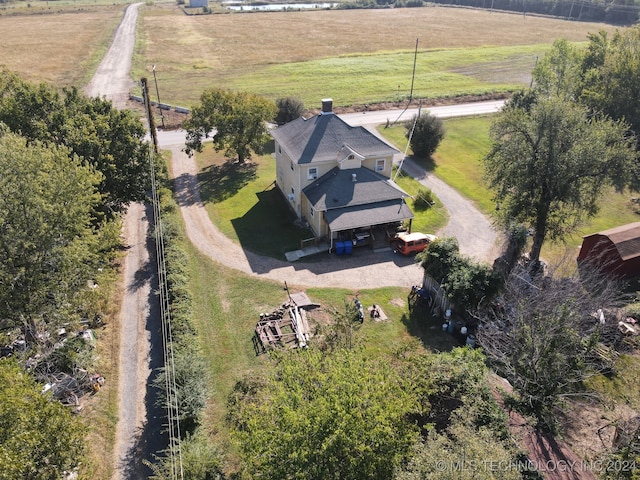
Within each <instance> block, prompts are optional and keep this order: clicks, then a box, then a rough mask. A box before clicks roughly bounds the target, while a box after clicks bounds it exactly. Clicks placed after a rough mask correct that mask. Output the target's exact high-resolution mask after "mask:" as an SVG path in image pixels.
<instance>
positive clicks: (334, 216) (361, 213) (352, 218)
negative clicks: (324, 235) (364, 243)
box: [325, 200, 413, 232]
mask: <svg viewBox="0 0 640 480" xmlns="http://www.w3.org/2000/svg"><path fill="white" fill-rule="evenodd" d="M409 218H413V213H412V212H411V209H410V208H409V207H408V206H407V204H406V203H404V202H403V201H402V200H390V201H386V202H378V203H374V204H369V205H357V206H355V207H347V208H339V209H334V210H329V211H328V212H327V213H326V214H325V220H326V221H327V223H328V224H329V228H330V229H331V231H333V232H339V231H342V230H348V229H351V228H354V229H355V228H362V227H368V226H369V225H381V224H383V223H392V222H401V221H403V220H408V219H409Z"/></svg>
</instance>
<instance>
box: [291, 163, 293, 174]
mask: <svg viewBox="0 0 640 480" xmlns="http://www.w3.org/2000/svg"><path fill="white" fill-rule="evenodd" d="M291 171H293V160H291Z"/></svg>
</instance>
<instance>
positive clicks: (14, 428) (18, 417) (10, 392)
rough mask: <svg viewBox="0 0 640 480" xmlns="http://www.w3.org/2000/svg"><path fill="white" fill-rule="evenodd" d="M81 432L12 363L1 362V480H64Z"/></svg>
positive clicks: (80, 445) (79, 448) (77, 456)
mask: <svg viewBox="0 0 640 480" xmlns="http://www.w3.org/2000/svg"><path fill="white" fill-rule="evenodd" d="M84 433H85V432H84V429H83V427H82V424H81V423H80V421H79V420H78V419H77V418H76V417H73V416H72V415H71V413H70V412H69V411H68V410H66V409H65V407H64V406H62V405H60V404H59V403H58V402H56V401H54V400H52V399H51V398H50V397H49V396H48V395H46V394H43V393H42V386H40V385H37V384H36V383H35V382H34V380H33V379H32V378H31V376H30V375H29V374H28V373H27V372H25V371H24V370H22V369H21V368H20V367H19V366H18V365H17V363H16V362H15V361H12V360H11V359H6V358H1V359H0V479H7V480H9V479H16V478H29V479H33V480H49V479H52V478H62V476H63V473H64V471H71V470H73V469H75V468H76V467H77V466H78V464H79V462H80V460H81V458H82V453H83V449H84Z"/></svg>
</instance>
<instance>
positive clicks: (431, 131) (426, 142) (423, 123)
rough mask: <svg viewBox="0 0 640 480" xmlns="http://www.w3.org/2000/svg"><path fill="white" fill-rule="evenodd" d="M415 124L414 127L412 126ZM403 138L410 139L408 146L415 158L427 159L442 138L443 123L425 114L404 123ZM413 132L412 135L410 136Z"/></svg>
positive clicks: (443, 132) (443, 131)
mask: <svg viewBox="0 0 640 480" xmlns="http://www.w3.org/2000/svg"><path fill="white" fill-rule="evenodd" d="M414 123H415V126H414ZM405 129H406V130H407V131H406V133H405V136H406V137H407V138H409V137H411V138H410V141H409V144H410V145H411V150H413V154H414V155H415V156H416V157H422V158H429V157H431V155H433V153H434V152H435V151H436V149H437V148H438V145H440V142H441V141H442V139H443V138H444V134H445V128H444V123H443V122H442V120H440V119H439V118H438V117H436V116H434V115H432V114H430V113H427V114H426V115H421V116H420V117H418V118H417V119H416V117H413V119H412V120H410V121H409V122H406V123H405ZM412 130H413V135H412V134H411V132H412Z"/></svg>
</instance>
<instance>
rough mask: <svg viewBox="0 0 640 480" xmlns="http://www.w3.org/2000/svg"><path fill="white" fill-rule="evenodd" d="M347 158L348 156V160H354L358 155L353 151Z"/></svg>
mask: <svg viewBox="0 0 640 480" xmlns="http://www.w3.org/2000/svg"><path fill="white" fill-rule="evenodd" d="M347 158H348V160H353V159H354V158H356V156H355V155H354V154H353V153H352V154H351V155H349V156H348V157H347Z"/></svg>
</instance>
